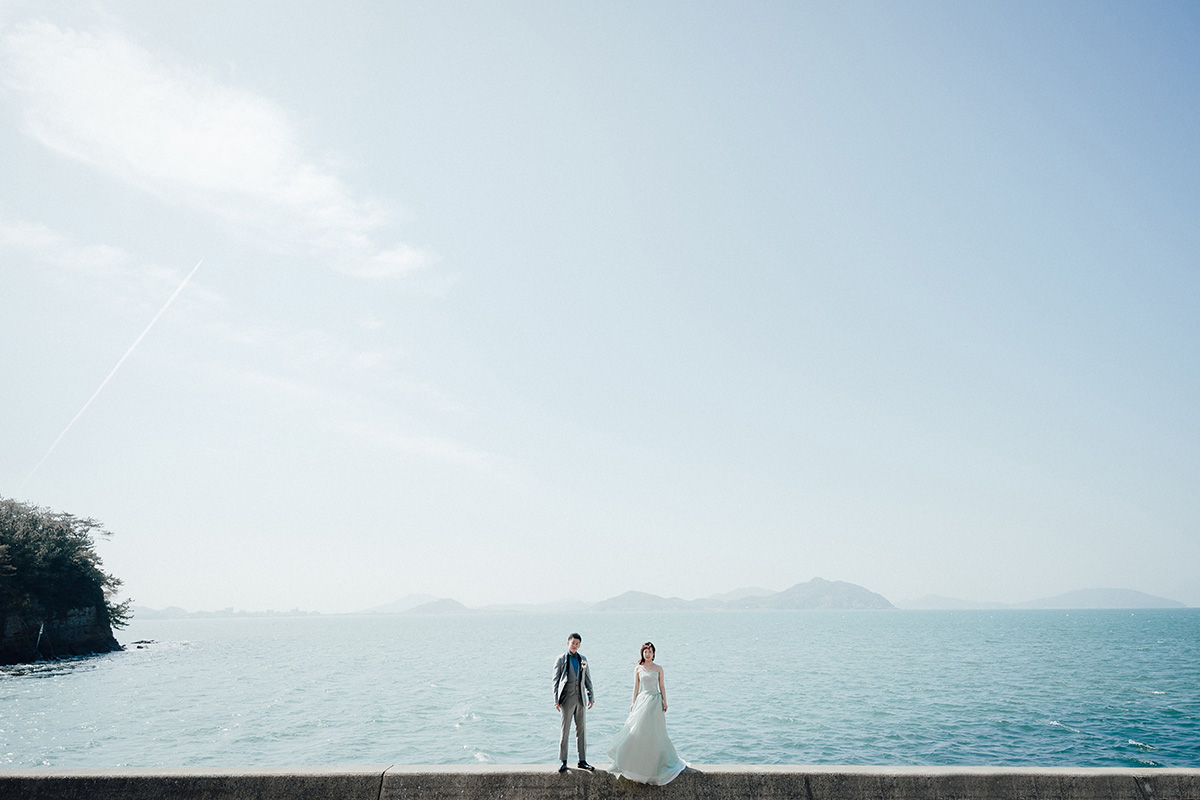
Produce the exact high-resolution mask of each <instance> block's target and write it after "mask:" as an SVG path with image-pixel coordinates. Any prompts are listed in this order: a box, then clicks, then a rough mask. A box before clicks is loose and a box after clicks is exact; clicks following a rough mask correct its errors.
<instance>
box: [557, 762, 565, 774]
mask: <svg viewBox="0 0 1200 800" xmlns="http://www.w3.org/2000/svg"><path fill="white" fill-rule="evenodd" d="M558 771H559V772H566V771H567V762H565V761H564V762H563V763H562V765H561V766H560V767H559V768H558Z"/></svg>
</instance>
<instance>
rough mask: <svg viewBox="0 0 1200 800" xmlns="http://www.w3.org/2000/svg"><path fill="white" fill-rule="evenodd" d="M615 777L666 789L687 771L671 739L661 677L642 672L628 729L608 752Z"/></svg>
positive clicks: (625, 729)
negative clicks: (668, 731)
mask: <svg viewBox="0 0 1200 800" xmlns="http://www.w3.org/2000/svg"><path fill="white" fill-rule="evenodd" d="M608 757H609V758H610V759H612V766H611V767H609V769H608V771H609V772H611V773H612V774H613V775H617V776H619V777H622V778H628V779H629V780H631V781H638V782H639V783H648V784H651V785H652V786H662V785H663V784H666V783H670V782H671V781H672V780H674V779H675V776H677V775H678V774H679V773H681V772H683V770H684V769H685V768H686V767H687V762H686V761H684V760H683V759H682V758H680V757H679V754H678V753H676V752H675V745H673V744H671V739H670V737H668V736H667V715H666V714H665V713H664V712H663V708H662V695H661V694H660V693H659V691H658V673H657V672H649V671H647V670H644V669H641V668H640V667H639V668H638V693H637V697H636V698H635V699H634V701H633V709H632V710H631V711H630V712H629V718H628V719H626V720H625V725H624V727H622V728H621V730H620V732H619V733H618V734H617V735H616V737H615V738H614V739H613V743H612V745H611V746H610V747H609V748H608Z"/></svg>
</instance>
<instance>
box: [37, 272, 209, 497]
mask: <svg viewBox="0 0 1200 800" xmlns="http://www.w3.org/2000/svg"><path fill="white" fill-rule="evenodd" d="M203 263H204V259H203V258H202V259H200V260H199V261H197V262H196V266H194V267H192V271H191V272H189V273H188V274H187V277H186V278H184V279H183V283H181V284H179V288H178V289H176V290H175V291H174V292H172V293H171V296H170V297H168V298H167V302H165V303H163V307H162V308H160V309H159V310H158V313H157V314H155V315H154V319H152V320H150V324H149V325H147V326H146V330H144V331H142V333H141V335H140V336H138V337H137V338H136V339H134V340H133V344H131V345H129V349H128V350H126V351H125V355H123V356H121V360H120V361H118V362H117V365H116V366H115V367H113V368H112V371H111V372H109V373H108V377H107V378H105V379H104V381H103V382H102V383H101V384H100V386H99V388H97V389H96V391H94V392H92V396H91V397H89V398H88V401H87V402H86V403H84V404H83V408H81V409H79V413H78V414H76V415H75V416H74V417H73V418H72V419H71V421H70V422H68V423H67V427H65V428H63V430H62V433H60V434H59V435H58V438H57V439H55V440H54V444H52V445H50V449H49V450H47V451H46V455H44V456H42V460H41V461H39V462H38V463H37V466H35V467H34V468H33V469H31V470H29V474H28V475H26V476H25V480H24V481H22V482H21V489H20V491H21V493H22V494H24V493H25V484H27V483H29V479H30V478H32V477H33V475H34V473H35V472H37V471H38V469H40V468H41V466H42V464H45V463H46V459H47V458H49V457H50V454H51V453H53V452H54V448H56V447H58V443H59V442H61V441H62V440H63V437H64V436H66V435H67V431H69V430H71V426H72V425H74V424H75V423H76V421H78V419H79V418H80V417H82V416H83V412H85V411H87V410H88V406H90V405H91V404H92V401H93V400H95V399H96V395H98V394H100V392H102V391H103V390H104V387H105V386H107V385H108V382H109V381H111V380H112V376H113V375H116V374H117V370H119V369H120V368H121V365H122V364H124V363H125V359H127V358H129V354H130V353H132V352H133V350H134V348H135V347H137V346H138V344H139V343H140V342H141V341H142V339H145V338H146V334H147V333H149V332H150V329H151V328H153V327H154V323H156V322H158V318H159V317H161V316H162V315H163V312H164V311H166V310H167V309H168V308H169V307H170V306H171V303H173V302H175V298H176V297H178V296H179V293H180V292H182V291H183V287H185V286H187V285H188V281H190V280H191V279H192V276H193V275H195V274H196V270H198V269H200V265H201V264H203Z"/></svg>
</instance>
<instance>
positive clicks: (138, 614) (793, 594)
mask: <svg viewBox="0 0 1200 800" xmlns="http://www.w3.org/2000/svg"><path fill="white" fill-rule="evenodd" d="M897 607H899V608H902V609H941V610H969V609H983V610H988V609H1021V608H1030V609H1034V608H1043V609H1058V608H1061V609H1092V608H1130V609H1138V608H1187V606H1186V605H1184V604H1183V603H1179V602H1176V601H1174V600H1169V599H1167V598H1165V597H1157V596H1155V595H1151V594H1146V593H1144V592H1138V591H1134V590H1132V589H1080V590H1078V591H1074V592H1067V593H1065V594H1060V595H1056V596H1054V597H1044V598H1041V599H1039V600H1029V601H1026V602H1024V603H986V602H975V601H971V600H961V599H959V598H956V597H944V596H942V595H935V594H929V595H925V596H924V597H920V598H917V599H915V600H904V601H901V602H900V603H897V604H896V605H892V603H890V602H889V601H888V600H887V598H885V597H883V595H880V594H876V593H875V592H872V591H870V590H868V589H865V588H863V587H862V586H858V585H857V584H853V583H846V582H845V581H827V580H825V579H823V578H813V579H812V580H811V581H808V582H807V583H797V584H796V585H795V586H793V587H791V588H790V589H785V590H784V591H782V592H773V591H771V590H769V589H761V588H758V587H749V588H745V589H736V590H734V591H732V592H725V593H722V594H714V595H712V596H710V597H703V598H700V599H699V600H684V599H683V598H680V597H660V596H659V595H656V594H648V593H646V592H625V593H624V594H619V595H617V596H616V597H610V598H608V599H607V600H601V601H600V602H599V603H586V602H582V601H576V600H564V601H561V602H557V603H537V604H522V603H512V604H504V605H488V606H481V607H477V608H470V607H468V606H465V605H463V604H462V603H460V602H458V601H457V600H451V599H449V598H445V597H435V596H434V595H430V594H410V595H407V596H406V597H402V598H400V599H399V600H396V601H394V602H391V603H387V604H385V605H382V606H375V607H373V608H368V609H365V610H364V611H361V612H358V613H361V614H466V613H482V612H491V613H498V612H509V613H512V612H521V613H583V612H592V611H597V612H614V611H615V612H645V611H652V612H654V611H739V610H745V609H778V610H795V609H844V610H850V609H872V608H897ZM133 612H134V617H135V618H137V619H179V618H185V617H261V616H308V615H312V614H316V613H317V612H315V611H308V612H306V611H300V610H298V609H293V610H292V611H260V612H247V611H234V610H233V609H232V608H226V609H222V610H220V611H190V612H189V611H185V610H184V609H182V608H175V607H171V608H166V609H162V610H159V611H156V610H154V609H150V608H142V607H136V606H135V607H134V609H133Z"/></svg>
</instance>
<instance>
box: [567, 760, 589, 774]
mask: <svg viewBox="0 0 1200 800" xmlns="http://www.w3.org/2000/svg"><path fill="white" fill-rule="evenodd" d="M566 766H567V765H566V764H563V767H564V768H566ZM575 766H577V767H579V768H580V769H586V770H587V771H588V772H595V771H596V768H595V767H593V766H592V765H591V764H589V763H587V762H586V761H580V762H579V763H578V764H576V765H575Z"/></svg>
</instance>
